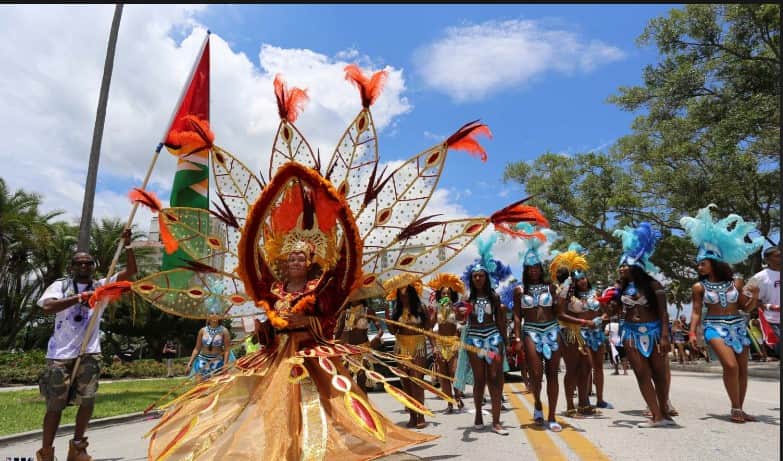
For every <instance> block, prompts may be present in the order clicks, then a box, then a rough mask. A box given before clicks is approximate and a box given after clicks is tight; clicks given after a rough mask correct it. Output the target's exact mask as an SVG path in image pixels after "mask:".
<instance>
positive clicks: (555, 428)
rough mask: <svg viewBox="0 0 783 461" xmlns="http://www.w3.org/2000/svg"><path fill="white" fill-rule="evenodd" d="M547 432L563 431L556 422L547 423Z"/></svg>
mask: <svg viewBox="0 0 783 461" xmlns="http://www.w3.org/2000/svg"><path fill="white" fill-rule="evenodd" d="M549 430H550V431H552V432H560V431H562V430H563V426H561V425H560V424H558V422H557V421H549Z"/></svg>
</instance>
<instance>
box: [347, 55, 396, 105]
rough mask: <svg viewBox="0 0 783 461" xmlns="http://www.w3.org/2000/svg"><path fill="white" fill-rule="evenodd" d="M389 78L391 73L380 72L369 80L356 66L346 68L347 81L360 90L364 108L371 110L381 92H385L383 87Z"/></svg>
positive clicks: (350, 65) (351, 65)
mask: <svg viewBox="0 0 783 461" xmlns="http://www.w3.org/2000/svg"><path fill="white" fill-rule="evenodd" d="M388 77H389V72H388V71H386V70H379V71H378V72H376V73H374V74H372V77H370V78H367V76H366V75H364V74H363V73H362V70H361V69H359V66H357V65H356V64H349V65H347V66H345V79H346V80H348V81H350V82H353V84H354V85H356V87H357V88H359V93H360V94H361V96H362V106H364V107H365V108H369V107H370V106H371V105H372V104H373V103H374V102H375V100H376V99H378V96H380V95H381V90H383V85H384V84H385V83H386V79H387V78H388Z"/></svg>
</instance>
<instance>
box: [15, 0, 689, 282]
mask: <svg viewBox="0 0 783 461" xmlns="http://www.w3.org/2000/svg"><path fill="white" fill-rule="evenodd" d="M677 7H678V6H677V5H654V4H646V5H481V6H477V5H402V4H398V5H125V7H124V10H123V16H122V22H121V25H120V32H119V39H118V44H117V53H116V58H115V62H114V71H113V75H112V83H111V91H110V95H109V106H108V108H107V114H106V125H105V129H104V137H103V143H102V153H101V163H100V170H99V176H98V187H97V194H96V204H95V212H94V216H95V217H97V218H101V217H115V218H120V219H123V220H124V219H126V218H127V216H128V213H129V211H130V208H131V206H130V203H129V202H128V199H127V192H128V190H129V189H131V188H132V187H135V186H138V185H140V184H141V182H142V179H143V177H144V174H145V172H146V168H147V165H148V164H149V162H150V159H151V157H152V150H153V149H154V147H155V146H156V145H157V144H158V142H159V141H160V140H161V139H160V138H161V135H162V133H163V132H165V130H166V128H167V126H166V125H167V123H168V121H169V119H170V117H171V114H172V111H173V109H174V105H175V104H176V101H177V99H178V96H179V94H180V92H181V91H182V89H183V86H184V84H185V80H186V77H187V74H188V72H189V70H190V69H191V67H192V66H193V63H194V60H195V59H196V55H197V52H198V49H199V47H200V45H201V43H202V41H203V39H204V37H205V34H206V30H207V29H209V30H211V31H212V33H213V36H212V39H211V56H212V62H211V73H212V77H211V78H212V84H211V106H212V109H211V112H212V114H211V124H212V128H213V131H214V132H215V134H216V143H217V144H218V145H220V146H221V147H223V148H226V149H228V150H229V151H231V152H233V153H234V154H235V155H236V156H237V157H238V158H240V159H241V160H242V161H244V162H245V163H246V164H247V165H248V166H249V167H250V168H251V169H253V170H256V171H257V170H262V171H266V169H267V167H266V165H267V164H268V158H269V152H270V151H271V144H272V140H273V139H274V135H275V130H276V128H277V124H278V121H279V119H278V116H277V110H276V106H275V101H274V97H273V91H272V80H273V79H274V76H275V75H276V74H278V73H280V74H282V75H283V76H284V77H285V79H286V80H287V82H288V84H289V85H292V86H300V87H306V88H307V89H308V93H309V95H310V98H311V99H310V102H309V103H308V105H307V106H306V108H305V110H304V113H303V114H302V115H301V116H300V118H299V120H298V121H297V126H298V127H299V128H300V130H302V131H303V133H304V134H305V136H306V137H307V138H308V139H309V141H310V142H311V144H312V145H313V147H314V148H319V149H320V151H321V152H322V153H324V154H326V153H329V152H331V150H332V149H333V147H334V143H335V142H336V141H337V139H338V138H339V136H340V135H341V133H342V132H343V130H344V129H345V127H346V126H347V124H348V123H349V122H350V121H351V120H352V119H353V117H354V116H355V115H356V113H357V111H358V110H359V109H360V104H359V97H358V93H357V91H356V89H355V88H353V87H352V86H351V85H350V84H349V83H347V82H346V81H345V80H344V73H343V68H344V67H345V65H346V64H349V63H354V62H355V63H358V64H359V65H360V66H361V67H362V68H363V69H364V70H365V72H367V73H369V72H374V71H377V70H381V69H386V70H387V71H388V72H389V79H388V81H387V84H386V87H385V90H384V92H383V94H382V95H381V96H380V98H379V99H378V101H377V102H376V103H375V105H374V106H373V115H374V119H375V122H376V126H377V127H378V129H379V137H380V140H379V143H380V153H381V160H382V161H383V162H395V163H397V164H398V163H399V162H401V161H402V160H404V159H407V158H409V157H411V156H413V155H415V154H417V153H419V152H421V151H423V150H425V149H427V148H429V147H431V146H432V145H435V144H438V143H440V142H442V141H443V140H444V139H445V138H446V137H447V136H449V135H450V134H452V133H453V132H454V131H455V130H456V129H457V128H459V127H460V126H462V125H463V124H464V123H466V122H469V121H471V120H474V119H479V118H480V119H481V120H482V121H483V122H485V123H487V124H488V125H489V126H490V128H491V129H492V132H493V134H494V138H493V139H492V140H486V139H483V138H482V139H481V141H482V144H483V145H484V146H485V148H486V149H487V152H488V155H489V160H488V161H487V162H486V163H485V164H482V163H481V162H480V161H479V160H478V159H476V158H473V157H470V156H469V155H468V154H466V153H463V152H459V151H455V152H452V153H451V154H450V156H449V160H448V161H447V164H446V167H445V171H444V173H443V175H442V177H441V180H440V183H439V185H438V189H437V190H436V192H435V194H434V196H433V198H432V200H431V201H430V203H429V205H428V210H426V211H425V213H426V214H432V213H443V214H445V215H446V217H457V216H460V217H464V216H487V215H489V214H491V213H492V212H494V211H496V210H498V209H499V208H502V207H503V206H505V205H507V204H508V203H511V202H513V201H516V200H518V199H520V198H522V197H523V196H524V190H523V187H522V186H520V185H516V184H503V183H502V176H503V170H504V168H505V166H506V165H507V164H508V163H509V162H515V161H532V160H533V159H535V158H536V157H537V156H538V155H540V154H542V153H544V152H547V151H550V152H556V153H563V154H576V153H579V152H586V151H590V150H603V149H606V148H607V147H608V146H609V145H611V144H612V143H613V142H614V141H616V140H617V139H618V138H619V137H621V136H623V135H625V134H628V133H630V126H631V122H632V120H633V118H634V116H635V114H632V113H627V112H623V111H621V110H620V109H619V108H617V107H615V106H613V105H610V104H608V103H606V99H607V98H608V97H609V96H610V95H612V94H616V92H617V90H618V88H619V87H621V86H633V85H637V84H640V82H641V75H642V71H643V68H644V67H645V66H646V65H651V64H655V63H656V62H657V61H658V58H659V57H658V56H657V49H656V48H655V47H654V46H646V47H643V48H639V47H638V46H637V45H636V39H637V38H638V37H639V35H640V34H641V33H642V32H643V30H644V27H645V26H646V24H647V23H648V22H649V21H650V20H652V19H654V18H656V17H661V16H665V15H666V14H667V13H668V11H669V10H671V9H672V8H677ZM113 11H114V6H113V5H49V6H32V5H3V6H0V61H1V62H3V63H4V64H5V65H4V72H3V73H0V103H2V104H3V107H4V108H5V109H6V110H4V111H2V112H0V134H2V136H3V139H5V140H6V141H7V143H6V145H5V146H4V149H3V150H1V151H0V160H2V161H3V164H4V169H3V172H2V173H0V175H1V176H2V177H3V178H4V180H6V181H7V183H8V185H9V187H10V188H11V189H12V190H13V189H24V190H26V191H31V192H36V193H38V194H40V195H41V197H42V200H43V209H44V210H53V209H58V210H62V211H63V212H64V215H63V216H64V217H65V218H66V219H71V220H74V221H77V220H78V216H79V214H80V212H81V202H82V197H83V194H84V181H85V175H86V166H87V158H88V156H89V151H90V144H91V138H92V132H93V124H94V122H95V108H96V104H97V100H98V92H99V88H100V81H101V75H102V71H103V66H104V60H105V57H106V43H107V38H108V35H109V27H110V24H111V19H112V15H113ZM41 31H46V32H47V33H43V34H42V33H41ZM175 163H176V160H175V158H174V157H173V156H171V155H168V154H166V153H163V154H162V155H161V157H160V159H159V160H158V162H157V164H156V166H155V169H154V170H153V174H152V178H151V183H150V186H149V188H150V189H151V190H153V191H155V192H156V193H158V195H159V196H160V197H161V199H162V200H163V201H164V204H165V203H166V201H167V200H168V196H169V193H170V187H171V183H172V179H173V176H174V171H175ZM150 218H151V215H150V214H149V213H148V212H146V211H144V210H141V211H140V212H139V213H137V215H136V220H135V222H136V224H137V226H138V228H139V229H140V230H147V229H148V228H149V222H150ZM487 232H489V231H487ZM496 253H497V254H508V255H515V254H517V250H516V249H514V248H513V245H511V244H510V243H508V242H505V243H504V242H502V241H501V243H499V244H498V249H497V251H496ZM476 255H477V253H476V251H475V249H474V248H469V249H466V250H465V251H464V252H463V253H462V254H460V256H459V257H458V258H455V260H454V261H452V263H450V266H448V267H446V269H447V270H451V271H453V272H458V273H460V272H461V271H462V269H463V268H464V266H465V264H466V263H468V262H470V261H471V260H472V259H473V258H474V257H475V256H476ZM509 258H510V259H513V258H512V257H511V256H509ZM509 263H510V264H512V265H516V264H515V261H509Z"/></svg>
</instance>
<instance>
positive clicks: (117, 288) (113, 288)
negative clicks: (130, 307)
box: [90, 280, 133, 308]
mask: <svg viewBox="0 0 783 461" xmlns="http://www.w3.org/2000/svg"><path fill="white" fill-rule="evenodd" d="M131 285H133V282H129V281H127V280H124V281H122V282H114V283H108V284H106V285H103V286H101V287H98V288H96V289H95V291H94V292H93V294H92V296H90V307H91V308H93V307H95V304H97V303H98V301H100V300H102V299H106V300H107V301H106V302H107V303H110V302H112V301H116V300H118V299H120V296H122V294H123V293H125V292H126V291H130V289H131Z"/></svg>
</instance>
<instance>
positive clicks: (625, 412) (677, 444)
mask: <svg viewBox="0 0 783 461" xmlns="http://www.w3.org/2000/svg"><path fill="white" fill-rule="evenodd" d="M671 395H672V402H673V404H674V405H675V407H676V408H677V409H678V410H679V412H680V415H681V416H679V417H678V418H676V419H677V422H678V423H679V425H680V426H679V427H676V428H668V429H638V428H636V427H635V426H636V424H637V423H639V422H642V421H644V417H643V416H642V415H641V413H642V410H643V409H644V402H643V400H642V398H641V395H640V394H639V392H638V390H637V387H636V380H635V379H634V377H633V375H632V374H630V373H629V375H628V376H622V375H620V376H612V375H608V373H607V376H606V400H608V401H610V402H611V403H612V404H614V405H615V407H616V409H613V410H603V414H602V415H600V416H598V417H591V418H586V419H569V418H565V417H561V418H560V421H561V423H563V425H564V427H565V429H564V430H563V432H561V433H559V434H554V433H552V432H549V431H545V430H542V429H540V428H537V427H535V426H534V425H533V424H532V422H533V421H532V410H533V405H532V396H531V395H530V394H528V393H526V392H524V386H523V385H522V384H520V383H517V382H508V383H507V384H506V396H507V399H508V402H507V406H508V410H507V411H504V412H503V414H502V415H501V418H502V421H503V424H504V426H505V427H506V428H507V429H508V430H509V431H510V435H509V436H505V437H504V436H500V435H497V434H494V433H492V432H489V431H487V430H484V431H477V430H475V429H473V427H472V425H473V415H474V410H473V405H472V401H471V402H468V401H466V403H467V406H466V409H465V410H466V411H464V412H462V413H456V414H453V415H446V414H444V413H443V408H444V407H445V404H444V403H443V402H441V401H438V400H436V399H435V398H427V402H426V403H427V405H428V406H429V407H430V408H431V409H433V410H434V411H435V414H436V415H435V418H432V419H431V423H430V424H429V425H428V427H427V428H426V429H423V430H424V431H427V432H430V433H435V434H439V435H440V436H441V438H440V439H438V440H436V441H434V442H431V443H426V444H423V445H421V446H418V447H414V448H412V449H409V450H408V451H407V454H400V455H396V456H394V459H396V460H402V459H416V458H417V457H418V458H422V459H429V460H452V459H453V460H482V459H483V460H490V459H546V460H558V459H560V460H566V459H568V460H571V459H574V460H577V459H583V460H602V459H616V460H629V461H631V460H633V461H637V460H642V459H675V458H676V459H680V460H701V459H704V460H714V459H732V460H733V459H780V455H779V447H780V381H779V380H774V379H762V378H751V381H750V384H749V386H748V396H747V399H746V403H745V409H746V411H747V412H748V413H750V414H753V415H756V416H757V417H758V418H759V420H760V421H759V422H756V423H746V424H744V425H738V424H734V423H731V422H730V421H729V420H728V413H729V402H728V399H727V397H726V395H725V392H724V390H723V382H722V379H721V375H719V374H711V373H695V372H687V371H674V372H673V378H672V392H671ZM371 398H372V400H373V401H374V402H375V403H376V405H378V407H380V409H381V410H382V411H384V412H385V413H386V414H387V415H388V416H389V417H390V418H391V419H392V420H393V421H394V422H396V423H398V424H400V425H402V424H404V423H405V422H406V421H407V414H406V413H405V412H403V411H402V408H401V405H400V404H399V403H397V402H396V401H395V400H393V399H392V398H391V397H389V396H388V395H386V394H385V393H373V394H371ZM485 408H486V407H485ZM560 408H564V401H563V398H562V375H561V397H560V402H559V403H558V410H560ZM484 420H485V422H489V421H490V420H491V418H490V416H489V415H488V414H487V415H486V416H485V418H484ZM154 424H155V420H149V421H140V422H134V423H126V424H121V425H116V426H111V427H104V428H100V429H95V430H92V431H90V432H89V434H88V435H89V436H90V442H91V446H90V453H91V454H92V456H93V457H95V459H96V461H100V460H103V461H132V460H143V459H146V440H144V439H142V438H141V436H142V434H144V433H146V431H147V430H149V428H151V427H152V426H153V425H154ZM68 438H69V437H68V436H63V437H58V438H57V441H56V447H57V453H59V456H60V457H61V458H60V459H64V455H65V452H66V450H67V443H68V442H67V440H68ZM38 443H39V442H38V441H30V442H24V443H15V444H12V445H10V446H0V460H2V459H5V458H6V457H8V456H11V457H13V456H20V457H21V456H33V453H34V451H35V449H36V448H37V446H38Z"/></svg>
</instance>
